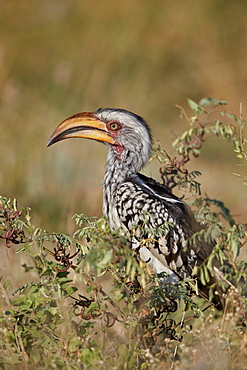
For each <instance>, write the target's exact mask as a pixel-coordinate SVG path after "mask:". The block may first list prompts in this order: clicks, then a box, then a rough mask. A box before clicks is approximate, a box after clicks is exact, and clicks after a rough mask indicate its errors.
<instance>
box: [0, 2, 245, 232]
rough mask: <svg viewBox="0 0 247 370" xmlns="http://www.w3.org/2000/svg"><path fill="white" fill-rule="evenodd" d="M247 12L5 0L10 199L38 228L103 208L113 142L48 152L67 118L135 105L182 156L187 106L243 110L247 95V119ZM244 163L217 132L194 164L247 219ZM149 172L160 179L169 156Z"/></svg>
mask: <svg viewBox="0 0 247 370" xmlns="http://www.w3.org/2000/svg"><path fill="white" fill-rule="evenodd" d="M246 19H247V2H246V1H245V0H242V1H240V0H236V1H227V0H224V1H220V0H214V1H213V0H211V1H210V0H201V1H192V0H187V1H178V0H174V1H166V0H152V1H150V0H139V1H134V0H124V1H121V0H119V1H113V0H104V1H99V0H98V1H97V0H90V1H82V0H71V1H68V0H42V1H38V0H32V1H23V2H22V1H17V0H5V1H4V0H0V119H1V121H0V122H1V135H0V150H1V152H0V153H1V157H0V158H1V159H0V184H1V194H2V195H5V196H8V197H17V198H18V201H19V205H20V206H27V205H29V206H31V207H32V209H33V215H34V220H33V223H34V224H35V225H37V226H40V227H42V228H44V229H47V230H49V231H58V232H68V233H70V232H72V231H73V230H74V223H73V222H72V221H71V217H72V215H73V214H74V213H76V212H77V213H81V212H84V213H86V214H88V215H91V216H93V215H96V216H100V215H101V203H102V195H101V192H102V186H101V185H100V183H101V181H102V179H103V174H104V164H105V155H106V149H105V147H104V146H103V145H99V144H97V143H95V142H93V141H87V140H67V141H64V142H62V143H59V144H56V145H54V146H53V147H51V148H49V149H47V148H46V142H47V140H48V138H49V136H50V134H51V133H52V132H53V130H54V129H55V127H56V126H57V125H58V124H59V123H60V122H61V121H62V120H63V119H65V118H66V117H67V116H69V115H72V114H74V113H78V112H80V111H94V110H96V109H97V108H99V107H119V108H125V109H128V110H131V111H134V112H135V113H137V114H140V115H142V116H143V117H144V118H145V119H146V120H147V121H148V123H149V124H150V125H151V127H152V130H153V135H154V138H159V140H160V141H161V142H162V144H163V146H164V147H165V148H166V149H167V150H168V152H169V153H170V154H172V149H171V143H172V141H173V140H174V139H175V137H176V135H178V134H181V133H182V131H183V130H184V129H186V127H187V126H186V122H184V121H182V120H181V119H180V118H179V111H178V109H177V108H176V107H175V105H176V104H178V105H181V106H183V107H186V105H187V103H186V102H187V98H191V99H193V100H195V101H199V100H200V99H201V98H203V97H204V96H211V97H213V98H215V99H219V100H226V101H227V102H228V103H229V106H228V112H229V113H235V114H236V115H239V104H240V102H242V103H243V113H244V115H245V113H246V104H247V103H246V93H247V22H246ZM186 109H187V108H186ZM188 111H189V110H188ZM189 114H191V113H190V112H189ZM238 163H239V160H237V159H236V157H235V154H234V152H233V148H232V146H231V145H230V144H226V143H224V142H223V141H217V140H216V139H213V140H212V141H211V142H210V143H208V144H207V145H206V147H205V149H204V150H203V153H202V156H201V157H200V158H199V159H197V160H195V161H194V162H193V164H192V165H193V168H194V169H197V170H199V171H201V172H202V173H203V176H202V177H201V178H200V180H201V182H202V184H203V188H202V190H203V191H205V190H206V191H207V193H208V195H209V196H210V197H212V198H219V199H220V200H223V201H225V203H226V206H228V207H229V208H231V209H232V212H233V213H234V215H237V217H236V219H237V221H239V222H241V221H242V222H244V221H245V222H246V219H245V217H246V187H244V186H243V184H242V182H241V181H239V182H238V181H236V177H235V176H234V175H233V172H240V173H241V172H243V171H244V167H236V165H237V164H238ZM245 172H246V171H245ZM145 173H146V174H147V175H151V176H154V177H156V178H157V179H158V178H159V172H158V163H151V165H150V166H148V167H147V168H146V169H145Z"/></svg>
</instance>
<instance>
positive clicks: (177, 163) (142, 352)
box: [0, 99, 247, 370]
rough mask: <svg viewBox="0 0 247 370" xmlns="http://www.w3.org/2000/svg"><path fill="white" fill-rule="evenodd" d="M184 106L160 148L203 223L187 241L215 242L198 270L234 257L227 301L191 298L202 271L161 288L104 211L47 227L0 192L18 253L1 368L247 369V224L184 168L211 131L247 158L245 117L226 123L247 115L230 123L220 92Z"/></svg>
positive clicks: (5, 302)
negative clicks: (69, 229)
mask: <svg viewBox="0 0 247 370" xmlns="http://www.w3.org/2000/svg"><path fill="white" fill-rule="evenodd" d="M189 104H190V106H191V107H192V109H193V110H194V113H195V115H194V116H193V117H192V118H190V119H189V120H188V122H189V125H190V128H189V130H188V131H185V133H183V134H182V135H181V136H180V137H179V138H177V139H176V141H175V142H174V147H175V148H176V150H177V152H178V157H177V158H175V157H174V158H172V157H171V156H169V155H168V154H167V152H166V151H165V150H164V149H162V147H161V146H160V144H158V143H156V144H155V146H154V150H153V158H154V157H156V158H157V159H158V160H159V162H160V165H161V166H162V167H161V168H160V172H161V175H162V178H163V180H164V181H165V183H166V185H167V186H168V187H170V189H173V188H176V189H177V188H179V187H180V188H182V189H183V191H187V193H189V192H190V193H191V194H193V195H194V202H193V203H194V204H193V209H194V210H195V214H196V216H197V218H198V220H200V222H203V223H204V224H205V226H206V229H205V230H203V231H200V233H197V234H196V235H195V236H193V237H192V238H191V239H190V240H189V241H188V242H189V243H196V241H197V240H198V238H200V237H201V234H203V237H204V238H205V239H206V240H207V238H209V239H210V238H212V237H213V238H215V240H216V242H217V243H216V245H215V247H214V249H213V251H212V254H211V255H210V256H209V258H208V259H207V260H205V261H204V263H203V264H202V265H201V267H200V268H198V272H197V273H198V274H199V275H200V278H201V281H202V283H205V284H206V283H207V282H208V281H209V280H210V279H209V277H210V274H212V272H213V271H212V261H213V258H214V257H215V256H216V257H217V258H218V259H219V260H221V261H222V263H223V261H224V260H225V259H226V258H227V259H228V261H229V262H230V263H229V265H228V266H225V271H224V273H225V277H226V279H227V280H228V281H231V282H233V284H234V287H233V286H232V287H231V288H230V289H229V290H228V291H227V290H226V291H225V293H224V295H225V299H226V302H227V304H226V308H225V310H224V311H223V312H218V311H217V310H216V309H215V308H214V307H213V305H212V304H211V302H210V301H209V302H205V301H204V300H202V299H200V298H199V297H197V296H196V292H197V282H196V280H195V279H186V280H184V281H181V282H180V283H178V284H174V285H166V286H161V285H160V280H159V277H157V276H153V275H152V272H151V271H150V270H149V268H148V266H147V265H145V264H144V263H143V262H142V261H140V260H139V259H138V256H136V253H135V251H133V250H132V249H131V248H130V240H129V236H128V235H127V234H126V235H123V234H119V233H118V231H115V232H111V231H110V229H109V226H108V224H107V221H106V220H105V219H104V218H100V219H99V218H97V217H88V216H86V215H84V214H76V215H75V216H74V223H75V232H74V233H73V235H71V236H70V235H68V234H67V233H56V232H51V231H49V232H48V231H45V230H43V229H41V228H37V227H35V226H34V225H33V224H34V222H33V220H32V218H31V214H30V208H28V207H27V208H19V207H18V205H17V201H16V199H10V198H7V197H3V196H2V197H1V198H0V237H1V238H2V241H3V243H2V245H1V249H2V256H3V257H4V255H6V254H7V256H9V258H11V260H12V263H13V269H12V270H11V271H7V270H5V269H3V271H1V276H0V288H1V303H0V304H1V315H0V364H1V367H2V368H3V369H19V368H23V367H25V368H27V369H29V368H30V369H32V368H35V369H44V368H47V369H48V368H61V369H64V368H67V369H81V368H83V369H95V368H99V369H102V370H103V369H105V368H106V367H109V368H112V369H116V370H118V369H119V370H120V369H134V368H136V369H147V368H150V369H164V368H174V369H181V370H183V369H190V368H197V367H202V368H210V369H219V368H229V369H236V368H239V369H242V368H243V369H244V368H246V365H247V355H246V309H247V307H246V306H247V304H246V298H244V297H243V293H244V294H245V295H246V291H245V286H246V284H243V281H246V275H247V274H246V266H247V263H246V262H244V261H239V260H238V255H239V250H241V249H244V247H245V246H246V242H247V232H246V224H237V223H236V222H235V220H234V217H233V216H232V214H231V212H230V210H229V209H227V208H226V207H225V205H224V203H223V202H222V201H218V200H217V199H210V198H209V197H207V196H204V197H202V196H201V195H200V193H201V191H200V183H199V182H198V175H199V174H198V173H197V174H196V178H197V186H195V184H194V181H195V176H194V175H193V174H194V173H195V171H189V170H188V169H187V167H186V166H187V164H188V162H189V160H190V159H191V157H192V156H195V157H198V155H199V154H200V151H201V147H202V146H203V145H204V141H207V140H208V139H209V137H210V135H208V134H210V133H213V134H214V135H215V136H216V137H218V136H223V137H224V139H226V140H228V141H230V142H231V143H232V144H233V147H234V148H237V155H238V156H239V155H240V156H241V158H242V159H244V158H246V157H245V155H246V151H245V149H246V148H245V144H246V142H245V139H244V135H243V132H242V134H241V136H240V140H239V138H238V136H239V134H238V131H239V127H238V126H236V127H234V126H233V125H231V120H233V122H234V121H235V122H237V123H238V124H240V129H241V130H242V124H243V121H241V120H240V121H238V120H237V119H236V117H235V116H229V117H228V118H229V120H230V122H227V123H222V122H219V120H218V118H217V119H215V118H214V114H213V112H214V111H215V108H217V109H220V108H222V103H221V102H219V101H216V100H213V99H203V100H202V101H201V102H200V103H199V104H197V103H195V102H192V101H189ZM224 104H225V103H224ZM223 107H225V105H224V106H223ZM223 115H224V116H226V115H227V114H226V113H225V112H224V113H223ZM191 128H193V130H192V131H191ZM195 142H196V143H197V148H196V149H197V151H196V152H195V147H194V146H193V143H195ZM198 144H200V145H198ZM160 231H161V232H162V230H160ZM145 242H146V241H145V240H143V243H145ZM14 251H15V252H16V253H14ZM6 252H7V253H6ZM8 262H9V261H8ZM17 271H18V275H17ZM233 284H232V285H233Z"/></svg>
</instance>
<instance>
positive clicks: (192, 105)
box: [187, 99, 205, 115]
mask: <svg viewBox="0 0 247 370" xmlns="http://www.w3.org/2000/svg"><path fill="white" fill-rule="evenodd" d="M187 102H188V105H189V107H190V108H191V109H192V110H193V112H194V113H195V114H196V115H198V114H200V113H203V112H205V109H204V108H203V107H201V106H200V105H199V104H197V103H196V102H194V100H191V99H187Z"/></svg>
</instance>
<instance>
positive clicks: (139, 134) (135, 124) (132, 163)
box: [47, 108, 222, 308]
mask: <svg viewBox="0 0 247 370" xmlns="http://www.w3.org/2000/svg"><path fill="white" fill-rule="evenodd" d="M74 137H81V138H88V139H93V140H97V141H101V142H103V143H105V144H106V145H107V146H108V149H109V151H108V157H107V164H106V171H105V178H104V200H103V212H104V215H105V216H106V217H108V219H109V223H110V227H111V229H116V228H121V227H124V228H126V229H127V230H128V231H130V232H131V236H132V246H133V248H134V249H136V251H137V252H139V254H140V257H141V259H142V260H143V261H145V262H147V263H149V265H150V266H151V268H152V270H153V271H154V272H155V273H157V274H158V273H161V272H166V273H168V277H167V279H166V280H165V282H170V283H176V282H178V281H179V280H181V279H184V278H186V277H191V275H192V270H193V268H194V266H196V265H197V266H199V265H200V264H201V263H202V262H203V261H204V260H205V259H206V258H207V257H208V256H209V255H210V253H211V251H212V248H213V245H214V243H213V242H212V243H210V242H206V241H204V240H203V239H202V238H200V239H199V238H198V240H197V243H196V244H197V245H196V246H195V244H193V243H188V245H187V247H186V248H184V246H185V241H186V240H187V239H189V238H190V237H191V236H192V235H193V234H194V233H196V232H198V231H200V230H201V229H202V226H201V225H200V224H199V223H198V222H197V221H196V220H195V218H194V215H193V213H192V211H191V210H190V208H189V207H188V205H187V204H186V203H184V202H183V201H182V200H180V199H179V198H177V197H176V196H175V195H173V194H171V193H170V192H168V191H167V190H166V188H165V186H163V185H161V184H159V183H158V182H156V181H155V180H153V179H151V178H148V177H146V176H144V175H142V174H140V173H138V171H140V169H141V168H142V167H143V166H144V165H145V164H146V162H147V161H148V159H149V155H150V149H151V145H152V138H151V133H150V129H149V127H148V125H147V124H146V122H145V121H144V120H143V119H142V118H141V117H140V116H138V115H136V114H134V113H131V112H129V111H126V110H123V109H110V108H106V109H98V110H97V111H96V112H95V113H88V112H86V113H79V114H76V115H74V116H71V117H69V118H67V119H66V120H65V121H63V122H62V123H61V124H60V125H59V126H58V127H57V128H56V130H55V131H54V133H53V134H52V135H51V137H50V139H49V141H48V144H47V145H48V146H50V145H52V144H54V143H56V142H58V141H60V140H63V139H67V138H74ZM152 230H157V233H155V231H152ZM160 230H162V233H161V232H160ZM142 239H148V240H149V243H148V245H147V244H143V243H141V244H140V240H142ZM217 266H219V263H218V261H215V266H214V273H215V276H214V277H212V279H211V282H210V283H211V284H212V283H215V282H217V281H218V280H220V279H221V277H222V273H221V272H220V271H219V270H218V267H217ZM199 290H200V292H201V295H202V296H204V297H207V296H208V287H205V286H203V285H202V284H201V283H200V281H199ZM214 301H215V303H216V305H217V306H218V308H222V302H221V299H220V297H219V296H216V297H215V299H214Z"/></svg>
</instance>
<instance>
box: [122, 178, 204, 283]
mask: <svg viewBox="0 0 247 370" xmlns="http://www.w3.org/2000/svg"><path fill="white" fill-rule="evenodd" d="M115 206H116V210H117V213H118V216H119V218H120V221H121V222H122V224H123V225H124V226H125V227H126V228H127V229H128V230H129V231H130V232H131V235H132V242H133V248H134V249H136V250H137V252H139V253H140V256H141V259H142V260H144V261H145V262H147V263H149V264H150V266H151V268H152V269H153V271H154V272H156V273H160V272H167V273H168V274H169V277H170V278H169V281H170V282H176V281H178V280H180V279H184V278H186V277H190V276H191V272H192V270H193V267H194V266H195V264H196V263H197V264H200V263H201V262H202V261H203V259H204V258H205V257H206V256H207V255H208V254H209V253H210V252H211V247H208V248H209V250H207V251H205V250H203V248H199V249H198V250H197V249H195V248H193V246H191V247H187V248H186V249H185V248H184V246H185V241H186V239H188V238H189V237H191V236H192V234H193V233H194V232H196V231H199V230H200V229H201V228H202V227H201V226H200V225H199V224H198V223H197V222H196V220H195V219H194V216H193V214H192V212H191V210H190V209H189V207H188V206H187V205H186V204H185V203H184V202H183V201H181V200H180V199H178V198H177V197H175V196H173V195H172V194H170V193H168V192H167V191H166V190H165V188H164V187H163V186H162V185H160V184H159V183H157V182H156V181H154V180H152V179H149V178H147V177H145V176H143V175H139V174H138V175H137V176H135V177H132V178H130V179H129V180H127V181H126V182H124V183H122V184H121V185H119V186H118V188H117V190H116V193H115ZM200 247H201V246H200Z"/></svg>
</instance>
